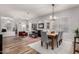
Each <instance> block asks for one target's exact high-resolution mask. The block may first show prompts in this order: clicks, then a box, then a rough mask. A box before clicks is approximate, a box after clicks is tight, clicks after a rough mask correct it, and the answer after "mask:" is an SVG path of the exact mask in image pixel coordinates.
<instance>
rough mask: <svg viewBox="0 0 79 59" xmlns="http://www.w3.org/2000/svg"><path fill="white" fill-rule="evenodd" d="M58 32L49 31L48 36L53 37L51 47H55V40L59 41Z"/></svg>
mask: <svg viewBox="0 0 79 59" xmlns="http://www.w3.org/2000/svg"><path fill="white" fill-rule="evenodd" d="M57 35H58V33H48V38H49V39H51V41H52V42H51V48H52V49H54V42H55V40H56V41H57Z"/></svg>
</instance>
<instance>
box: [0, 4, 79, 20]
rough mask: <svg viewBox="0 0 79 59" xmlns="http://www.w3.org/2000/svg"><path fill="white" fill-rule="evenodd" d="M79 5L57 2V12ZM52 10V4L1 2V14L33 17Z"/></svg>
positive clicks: (23, 17) (24, 17)
mask: <svg viewBox="0 0 79 59" xmlns="http://www.w3.org/2000/svg"><path fill="white" fill-rule="evenodd" d="M76 6H79V5H78V4H56V5H55V12H60V11H62V10H66V9H69V8H73V7H76ZM51 12H52V6H51V4H1V5H0V16H10V17H13V18H22V19H26V18H27V19H31V18H35V17H38V16H42V15H46V14H49V13H51Z"/></svg>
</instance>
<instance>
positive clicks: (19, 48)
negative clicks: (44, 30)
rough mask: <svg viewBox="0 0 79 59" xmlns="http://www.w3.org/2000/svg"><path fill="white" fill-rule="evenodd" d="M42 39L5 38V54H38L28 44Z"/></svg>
mask: <svg viewBox="0 0 79 59" xmlns="http://www.w3.org/2000/svg"><path fill="white" fill-rule="evenodd" d="M39 40H40V38H31V37H5V38H3V54H38V53H39V52H37V51H35V50H34V49H33V48H31V47H28V46H27V45H28V44H31V43H34V42H37V41H39Z"/></svg>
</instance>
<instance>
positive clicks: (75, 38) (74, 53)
mask: <svg viewBox="0 0 79 59" xmlns="http://www.w3.org/2000/svg"><path fill="white" fill-rule="evenodd" d="M75 42H76V38H74V51H73V53H74V54H75Z"/></svg>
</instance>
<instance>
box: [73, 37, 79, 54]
mask: <svg viewBox="0 0 79 59" xmlns="http://www.w3.org/2000/svg"><path fill="white" fill-rule="evenodd" d="M76 52H77V53H79V36H75V37H74V52H73V53H74V54H75V53H76Z"/></svg>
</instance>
